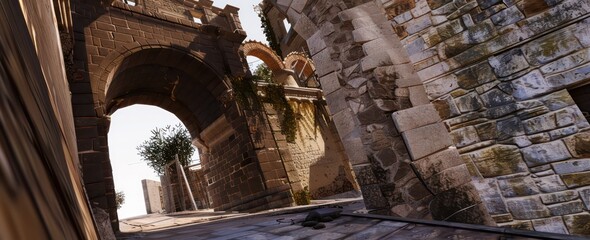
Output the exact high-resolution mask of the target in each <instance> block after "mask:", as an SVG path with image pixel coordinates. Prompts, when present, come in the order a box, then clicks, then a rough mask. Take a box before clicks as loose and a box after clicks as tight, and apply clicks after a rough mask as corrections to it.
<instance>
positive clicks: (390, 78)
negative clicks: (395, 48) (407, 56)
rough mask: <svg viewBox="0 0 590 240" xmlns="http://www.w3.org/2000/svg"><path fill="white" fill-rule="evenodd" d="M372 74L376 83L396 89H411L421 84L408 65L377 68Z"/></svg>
mask: <svg viewBox="0 0 590 240" xmlns="http://www.w3.org/2000/svg"><path fill="white" fill-rule="evenodd" d="M373 74H374V75H375V78H376V79H377V81H378V82H380V83H389V84H392V85H394V86H396V87H411V86H417V85H421V84H422V82H421V81H420V79H418V76H416V74H415V72H414V69H413V68H412V66H411V65H409V64H404V65H401V66H387V67H377V68H375V70H374V71H373Z"/></svg>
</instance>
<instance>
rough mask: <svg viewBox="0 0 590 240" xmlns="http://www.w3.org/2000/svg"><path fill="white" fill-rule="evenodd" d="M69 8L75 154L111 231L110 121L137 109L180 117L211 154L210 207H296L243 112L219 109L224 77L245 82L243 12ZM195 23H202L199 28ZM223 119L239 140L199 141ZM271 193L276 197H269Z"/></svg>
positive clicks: (154, 6) (190, 7) (108, 4)
mask: <svg viewBox="0 0 590 240" xmlns="http://www.w3.org/2000/svg"><path fill="white" fill-rule="evenodd" d="M71 3H72V12H73V13H72V14H73V23H74V24H73V33H74V48H73V57H72V59H71V62H70V64H71V66H72V74H71V76H70V81H71V84H70V90H71V92H72V104H73V113H74V117H75V123H76V126H75V127H76V136H77V143H78V150H79V151H78V153H79V156H80V159H81V161H80V162H81V165H82V170H83V174H84V181H85V186H86V189H87V190H88V198H89V199H90V201H91V202H93V203H96V204H97V205H98V206H99V207H100V208H103V209H106V210H107V212H108V213H109V215H110V219H111V223H112V225H113V228H114V229H115V230H117V229H118V222H117V212H116V204H115V201H114V193H115V186H114V183H113V179H112V170H111V165H110V162H109V156H108V140H107V133H108V131H109V125H110V119H109V115H110V114H112V113H113V112H114V111H116V110H117V109H120V108H123V107H126V106H130V105H133V104H149V105H154V106H159V107H161V108H163V109H165V110H168V111H170V112H172V113H174V114H175V115H176V116H177V117H178V118H179V119H180V120H181V121H182V122H183V123H184V125H185V126H186V127H187V129H188V130H189V132H190V134H191V136H192V138H193V143H197V145H198V144H201V146H204V147H205V148H208V149H207V151H206V152H207V153H208V154H209V155H207V156H206V157H203V158H202V159H206V158H208V159H209V162H205V161H204V162H203V166H204V168H206V169H208V170H209V171H210V172H208V173H206V175H207V177H206V178H207V179H208V180H209V179H210V180H211V182H210V183H209V186H208V190H209V193H210V194H211V196H212V198H211V199H210V200H211V204H212V207H214V208H217V209H223V210H254V209H259V210H261V209H268V208H271V207H280V206H288V205H290V202H291V198H290V196H291V195H290V192H289V191H290V189H289V186H288V183H287V182H282V181H281V180H280V178H281V176H278V175H276V176H267V175H268V174H272V173H271V172H263V171H262V170H261V167H260V163H259V161H258V159H259V156H258V155H257V153H256V152H255V151H254V147H253V143H252V141H253V140H252V138H251V136H250V135H249V132H248V131H249V128H248V126H247V119H246V118H245V117H244V114H243V113H242V112H240V111H241V110H240V109H237V108H236V107H235V106H234V105H235V104H234V103H231V102H223V101H225V100H227V99H226V98H225V97H226V94H227V93H228V91H227V90H228V88H229V87H230V86H229V82H228V81H227V82H226V81H225V79H224V76H243V75H244V74H245V69H244V66H243V60H242V58H241V56H240V55H239V53H238V49H239V47H240V45H241V43H242V41H243V40H244V38H245V36H246V35H245V33H244V31H243V30H242V29H241V26H240V22H239V18H238V15H237V10H238V9H237V8H235V7H231V6H226V7H225V8H223V9H221V8H217V7H214V6H212V2H211V1H198V2H197V1H149V0H146V1H137V4H136V5H135V6H131V5H127V4H125V3H124V2H123V1H72V2H71ZM196 16H199V17H200V20H201V22H200V23H199V22H195V21H193V17H196ZM220 117H224V118H226V119H227V121H228V123H229V125H230V128H229V129H232V130H234V131H235V134H234V135H233V136H232V137H230V136H229V135H228V136H227V137H228V138H226V139H223V141H225V142H224V143H223V144H215V143H213V142H211V141H212V139H207V140H206V141H203V140H202V139H201V138H202V136H201V133H202V132H203V131H204V130H205V129H207V128H208V127H209V126H210V125H211V124H213V122H215V121H216V119H219V118H220ZM230 135H231V134H230ZM230 138H231V139H230ZM213 140H215V139H213ZM215 141H217V140H215ZM218 143H221V142H218ZM224 144H225V145H224ZM209 145H210V146H209ZM275 149H276V147H275ZM273 160H275V161H276V160H279V161H280V159H273ZM208 164H210V165H208ZM283 172H284V169H283ZM230 173H231V174H232V175H231V176H229V175H228V174H230ZM273 184H274V185H273ZM275 193H277V197H273V198H271V197H269V196H270V195H272V194H275ZM271 203H272V204H271Z"/></svg>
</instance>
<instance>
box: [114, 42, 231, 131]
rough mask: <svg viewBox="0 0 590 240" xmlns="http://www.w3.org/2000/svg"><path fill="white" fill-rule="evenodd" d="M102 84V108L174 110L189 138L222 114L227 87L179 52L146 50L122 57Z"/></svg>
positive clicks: (201, 64) (201, 66) (155, 49)
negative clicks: (109, 76)
mask: <svg viewBox="0 0 590 240" xmlns="http://www.w3.org/2000/svg"><path fill="white" fill-rule="evenodd" d="M111 75H112V78H111V79H109V81H107V82H106V86H105V108H106V109H105V110H106V112H107V113H113V112H115V111H116V110H117V109H119V108H122V107H125V106H129V105H132V104H148V105H154V106H158V107H161V108H163V109H165V110H168V111H169V112H172V113H174V114H175V115H177V116H178V118H179V119H180V120H181V121H182V122H183V123H184V124H185V125H186V127H187V128H188V129H189V132H190V133H191V136H192V137H193V139H196V138H200V137H199V134H200V132H201V130H202V129H204V128H206V127H208V126H209V125H210V124H211V123H213V122H214V121H215V120H216V119H218V118H219V117H221V115H222V114H223V111H224V109H223V104H222V103H221V102H220V101H219V100H218V97H219V96H221V95H222V94H224V93H225V92H226V91H227V89H228V87H227V86H226V85H225V83H224V82H223V81H222V79H221V78H220V77H219V76H218V75H217V74H215V73H214V72H213V71H212V70H211V69H210V68H208V67H207V66H206V65H204V64H203V63H201V62H200V61H198V60H196V59H195V58H193V57H191V56H190V55H188V54H182V53H181V52H180V51H176V50H171V49H163V48H162V49H158V48H153V49H146V50H142V51H139V52H137V53H134V54H132V55H130V56H128V57H126V58H125V59H124V60H123V61H122V62H121V64H120V66H119V68H118V69H116V70H115V71H114V72H113V73H112V74H111Z"/></svg>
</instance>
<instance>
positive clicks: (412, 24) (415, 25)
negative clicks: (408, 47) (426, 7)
mask: <svg viewBox="0 0 590 240" xmlns="http://www.w3.org/2000/svg"><path fill="white" fill-rule="evenodd" d="M405 26H406V31H407V32H408V33H409V34H410V35H411V34H414V33H417V32H419V31H422V30H424V29H425V28H427V27H430V26H432V20H430V16H428V15H424V16H421V17H419V18H414V19H413V20H410V21H408V22H407V23H406V25H405Z"/></svg>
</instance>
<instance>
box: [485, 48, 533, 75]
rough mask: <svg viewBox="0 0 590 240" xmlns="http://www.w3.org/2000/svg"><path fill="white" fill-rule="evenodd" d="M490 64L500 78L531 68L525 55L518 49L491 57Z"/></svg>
mask: <svg viewBox="0 0 590 240" xmlns="http://www.w3.org/2000/svg"><path fill="white" fill-rule="evenodd" d="M489 62H490V65H492V68H493V69H494V72H495V73H496V75H498V76H499V77H507V76H510V75H512V74H514V73H516V72H519V71H521V70H523V69H526V68H528V67H529V64H528V63H527V61H526V59H525V58H524V54H523V53H522V51H521V50H520V49H518V48H516V49H513V50H510V51H508V52H506V53H503V54H501V55H498V56H494V57H490V59H489Z"/></svg>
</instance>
